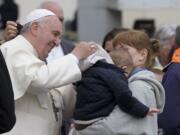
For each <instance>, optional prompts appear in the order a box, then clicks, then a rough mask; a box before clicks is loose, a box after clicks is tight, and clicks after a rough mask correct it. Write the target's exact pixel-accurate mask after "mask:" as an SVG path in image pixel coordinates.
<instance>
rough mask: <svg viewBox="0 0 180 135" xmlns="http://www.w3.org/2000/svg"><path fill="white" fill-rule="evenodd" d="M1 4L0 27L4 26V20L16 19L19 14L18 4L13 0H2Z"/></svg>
mask: <svg viewBox="0 0 180 135" xmlns="http://www.w3.org/2000/svg"><path fill="white" fill-rule="evenodd" d="M2 2H3V3H2V5H1V6H0V29H4V28H5V27H6V22H7V21H8V20H10V21H16V20H17V18H18V15H19V9H18V5H17V4H16V3H15V2H14V0H2Z"/></svg>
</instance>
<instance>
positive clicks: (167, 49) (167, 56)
mask: <svg viewBox="0 0 180 135" xmlns="http://www.w3.org/2000/svg"><path fill="white" fill-rule="evenodd" d="M176 27H177V25H176V24H165V25H162V26H161V27H160V28H159V29H158V30H157V31H156V32H155V34H154V37H155V38H156V39H158V40H159V41H160V45H161V46H160V55H159V57H158V60H159V62H160V64H161V65H162V67H164V66H165V65H167V64H168V63H169V62H170V60H171V57H172V52H171V51H173V50H174V48H175V46H176V44H175V34H176ZM172 49H173V50H172Z"/></svg>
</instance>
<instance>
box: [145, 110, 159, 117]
mask: <svg viewBox="0 0 180 135" xmlns="http://www.w3.org/2000/svg"><path fill="white" fill-rule="evenodd" d="M159 112H160V110H159V109H157V108H149V112H148V115H150V116H153V114H154V113H159Z"/></svg>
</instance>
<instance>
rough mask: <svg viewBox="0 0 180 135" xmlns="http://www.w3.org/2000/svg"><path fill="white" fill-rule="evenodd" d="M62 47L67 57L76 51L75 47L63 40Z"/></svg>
mask: <svg viewBox="0 0 180 135" xmlns="http://www.w3.org/2000/svg"><path fill="white" fill-rule="evenodd" d="M61 47H62V50H63V52H64V54H65V55H66V54H68V53H70V52H71V51H72V50H73V49H74V47H75V46H74V44H73V43H71V42H70V41H68V40H65V39H62V40H61Z"/></svg>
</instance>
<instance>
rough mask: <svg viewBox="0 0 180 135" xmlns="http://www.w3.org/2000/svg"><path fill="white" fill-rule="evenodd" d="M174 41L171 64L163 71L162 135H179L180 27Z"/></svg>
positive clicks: (160, 116)
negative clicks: (164, 93)
mask: <svg viewBox="0 0 180 135" xmlns="http://www.w3.org/2000/svg"><path fill="white" fill-rule="evenodd" d="M175 41H176V44H177V49H176V50H175V52H174V54H173V57H172V60H171V62H170V63H169V65H168V66H167V67H166V68H165V69H164V71H165V74H164V77H163V80H162V84H163V86H164V89H165V92H166V104H165V108H164V111H163V113H162V114H160V115H159V118H158V123H159V127H160V128H161V129H162V130H163V133H164V134H163V135H180V118H179V113H180V106H179V103H180V99H179V97H180V91H179V89H180V83H179V82H180V73H179V69H180V57H179V56H180V48H179V47H180V26H177V28H176V36H175Z"/></svg>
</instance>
